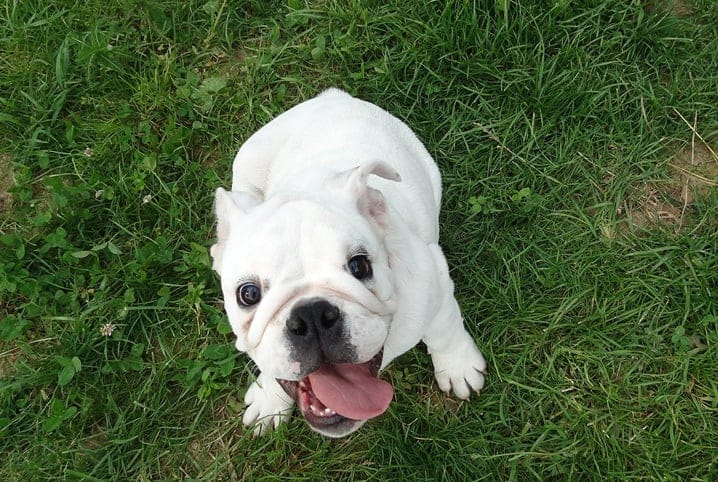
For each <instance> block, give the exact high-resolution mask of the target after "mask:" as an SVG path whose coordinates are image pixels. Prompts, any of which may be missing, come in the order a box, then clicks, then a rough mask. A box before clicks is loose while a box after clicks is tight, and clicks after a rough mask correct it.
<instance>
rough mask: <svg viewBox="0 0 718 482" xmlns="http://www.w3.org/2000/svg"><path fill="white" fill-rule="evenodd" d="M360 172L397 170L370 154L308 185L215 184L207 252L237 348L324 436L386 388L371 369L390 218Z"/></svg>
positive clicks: (389, 300)
mask: <svg viewBox="0 0 718 482" xmlns="http://www.w3.org/2000/svg"><path fill="white" fill-rule="evenodd" d="M369 175H376V176H379V177H382V178H385V179H390V180H394V181H399V180H400V178H399V175H398V173H396V172H395V171H394V170H393V169H392V168H390V167H389V166H387V165H386V164H384V163H382V162H372V163H368V164H364V165H362V166H360V167H358V168H355V169H352V170H350V171H347V172H344V173H340V174H338V175H334V176H332V177H331V179H329V180H328V181H327V183H326V184H325V186H324V187H325V189H324V191H323V192H319V193H317V192H313V193H309V195H308V193H306V192H301V193H300V192H297V193H284V194H282V195H277V196H273V197H271V198H269V199H263V196H262V193H248V192H235V191H233V192H227V191H225V190H223V189H221V188H220V189H218V190H217V194H216V213H217V238H218V241H217V244H215V245H214V246H213V247H212V250H211V252H212V257H213V261H214V265H213V266H214V269H215V270H216V271H217V272H218V273H219V275H220V277H221V280H222V291H223V294H224V302H225V309H226V312H227V315H228V318H229V322H230V324H231V326H232V329H233V331H234V333H235V335H236V336H237V343H236V345H237V348H238V349H239V350H241V351H244V352H246V353H247V354H248V355H249V356H250V357H251V358H252V359H253V360H254V361H255V363H256V364H257V366H258V367H259V369H260V370H261V371H262V372H263V373H264V374H266V375H267V376H271V377H273V378H275V379H277V380H278V381H279V383H280V384H281V385H282V386H283V387H284V389H285V391H286V392H287V393H288V394H289V395H291V396H292V397H293V398H294V399H295V401H296V402H297V405H298V407H299V409H300V411H301V413H302V415H303V416H304V418H305V419H306V420H307V422H308V423H309V425H310V426H311V427H312V428H313V429H314V430H316V431H318V432H320V433H322V434H325V435H328V436H333V437H340V436H343V435H346V434H348V433H350V432H352V431H354V430H356V429H357V428H359V427H360V426H361V425H362V424H363V423H364V422H365V421H366V420H367V419H369V418H372V417H375V416H377V415H379V414H380V413H382V412H384V410H386V408H387V406H388V404H389V402H390V401H391V398H392V396H393V391H392V388H391V385H389V384H388V383H386V382H384V381H382V380H380V379H379V378H378V377H377V372H378V370H379V367H380V365H381V362H382V352H383V348H384V341H385V340H386V337H387V334H388V332H389V326H390V323H391V319H392V314H393V311H394V279H393V277H392V271H391V267H390V264H389V259H388V253H387V250H386V248H385V246H384V233H385V229H386V226H387V223H388V222H389V220H388V214H387V206H386V203H385V201H384V197H383V196H382V194H381V192H379V191H378V190H376V189H374V188H371V187H369V186H368V185H367V176H369Z"/></svg>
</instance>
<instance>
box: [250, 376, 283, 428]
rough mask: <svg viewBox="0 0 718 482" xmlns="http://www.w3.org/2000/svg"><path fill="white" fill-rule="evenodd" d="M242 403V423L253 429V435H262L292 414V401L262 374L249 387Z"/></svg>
mask: <svg viewBox="0 0 718 482" xmlns="http://www.w3.org/2000/svg"><path fill="white" fill-rule="evenodd" d="M244 403H245V404H246V405H247V407H246V408H245V409H244V416H243V417H242V422H243V423H244V425H245V426H247V427H250V426H253V427H254V435H263V434H265V433H267V432H269V431H271V430H274V429H275V428H277V427H278V426H279V424H280V423H282V422H286V421H287V419H289V416H290V414H291V412H292V407H293V406H294V401H293V400H292V399H291V398H290V397H289V395H287V393H286V392H285V391H284V390H283V389H282V387H281V386H280V385H279V383H277V381H276V380H275V379H273V378H269V377H265V376H263V375H262V374H260V375H259V377H257V380H256V381H255V382H254V383H252V385H250V386H249V389H248V390H247V393H246V395H245V396H244Z"/></svg>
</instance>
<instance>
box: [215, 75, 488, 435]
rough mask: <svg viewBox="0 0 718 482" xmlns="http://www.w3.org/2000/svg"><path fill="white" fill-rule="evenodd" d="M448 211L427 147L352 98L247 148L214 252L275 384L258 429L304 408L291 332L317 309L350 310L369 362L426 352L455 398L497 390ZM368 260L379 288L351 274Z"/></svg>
mask: <svg viewBox="0 0 718 482" xmlns="http://www.w3.org/2000/svg"><path fill="white" fill-rule="evenodd" d="M440 203H441V179H440V175H439V171H438V169H437V167H436V165H435V163H434V161H433V159H432V158H431V156H430V155H429V153H428V152H427V151H426V149H425V148H424V146H423V145H422V144H421V142H420V141H419V140H418V139H417V138H416V136H415V135H414V133H413V132H412V131H411V130H410V129H409V128H408V127H407V126H406V125H405V124H404V123H403V122H401V121H399V120H398V119H397V118H395V117H393V116H392V115H390V114H389V113H387V112H386V111H384V110H382V109H380V108H379V107H377V106H375V105H373V104H370V103H368V102H364V101H361V100H358V99H356V98H353V97H351V96H350V95H348V94H346V93H344V92H342V91H340V90H336V89H330V90H328V91H326V92H324V93H322V94H321V95H319V96H318V97H315V98H313V99H311V100H309V101H306V102H304V103H302V104H300V105H298V106H296V107H294V108H292V109H290V110H289V111H287V112H285V113H283V114H282V115H280V116H278V117H277V118H276V119H274V120H273V121H272V122H270V123H269V124H267V125H266V126H264V127H263V128H262V129H260V130H259V131H257V132H256V133H255V134H254V135H252V136H251V137H250V138H249V140H247V141H246V143H245V144H244V145H243V146H242V147H241V149H240V150H239V152H238V154H237V156H236V158H235V160H234V166H233V180H232V191H230V192H227V191H225V190H223V189H221V188H220V189H218V190H217V193H216V213H217V220H218V227H217V234H218V241H217V244H216V245H215V246H213V247H212V256H213V259H214V269H215V270H216V271H217V272H218V273H219V274H220V276H221V280H222V289H223V293H224V298H225V309H226V311H227V314H228V317H229V321H230V324H231V325H232V329H233V331H234V333H235V334H236V336H237V342H236V345H237V348H238V349H239V350H241V351H245V352H247V353H248V354H249V356H250V357H251V358H252V359H253V360H254V361H255V363H256V364H257V366H258V368H259V369H260V371H261V374H260V375H259V377H258V378H257V380H256V381H255V382H254V383H253V384H252V385H251V386H250V387H249V390H248V392H247V394H246V397H245V401H246V403H247V405H248V406H247V409H246V411H245V415H244V423H245V424H246V425H252V424H255V423H256V424H257V425H256V428H255V430H256V432H257V433H261V432H264V431H265V430H267V429H269V428H271V427H275V426H276V425H277V424H278V423H280V422H281V421H283V420H285V419H286V417H287V416H288V413H289V411H290V410H291V408H292V405H293V401H292V400H291V398H290V397H289V396H288V395H287V394H286V393H285V392H284V390H283V389H282V388H281V387H280V385H279V384H278V383H277V381H276V379H277V378H283V379H289V380H297V379H299V378H302V377H303V376H305V375H306V373H302V371H301V370H302V368H301V364H300V363H298V362H297V360H296V359H293V358H292V357H293V356H294V355H293V354H292V353H293V352H292V351H291V350H292V347H291V344H290V343H288V342H287V336H286V320H287V318H288V316H290V315H289V313H290V310H291V309H292V308H293V307H294V306H296V305H297V304H298V303H300V302H302V301H304V300H307V299H317V298H321V299H326V300H328V301H329V302H331V303H333V304H335V305H337V306H338V307H339V308H340V309H341V311H342V313H343V316H344V324H345V329H346V331H347V336H348V337H349V339H350V340H351V343H352V345H353V346H354V347H356V362H365V361H367V360H369V359H371V358H372V356H374V355H375V354H377V352H379V351H380V350H382V349H383V358H382V363H381V367H382V368H384V367H386V366H387V364H389V362H391V361H392V360H393V359H394V358H396V357H397V356H399V355H401V354H402V353H404V352H405V351H407V350H409V349H410V348H412V347H413V346H414V345H416V344H417V343H418V342H419V341H423V342H424V343H426V345H427V347H428V350H429V352H430V354H431V357H432V362H433V364H434V369H435V374H436V379H437V381H438V384H439V388H440V389H441V390H443V391H445V392H447V393H448V392H450V391H453V392H454V394H455V395H456V396H458V397H459V398H462V399H466V398H468V397H469V395H470V393H471V392H472V391H479V390H480V389H481V388H482V387H483V384H484V373H485V370H486V363H485V361H484V359H483V357H482V355H481V353H480V352H479V350H478V349H477V348H476V345H475V344H474V341H473V340H472V339H471V337H470V336H469V334H468V333H467V332H466V330H465V328H464V326H463V321H462V317H461V313H460V310H459V306H458V304H457V302H456V300H455V298H454V295H453V290H454V287H453V283H452V281H451V279H450V277H449V273H448V268H447V264H446V260H445V258H444V255H443V253H442V251H441V248H440V247H439V244H438V241H439V226H438V216H439V208H440ZM357 246H360V247H361V249H362V250H366V251H368V254H369V256H370V258H371V262H372V268H373V276H372V279H371V280H370V281H368V282H366V281H365V282H362V281H359V280H356V279H354V278H353V277H351V276H348V275H347V273H346V263H347V257H348V253H347V252H348V251H351V250H352V249H355V248H356V247H357ZM247 279H256V280H257V281H258V282H259V283H261V285H262V301H261V302H260V303H259V304H258V306H256V307H252V309H247V308H245V307H241V306H239V305H238V303H237V301H236V290H237V287H238V286H239V285H240V283H241V282H243V281H245V280H247ZM295 358H296V356H295ZM359 425H361V423H358V424H357V425H356V426H355V427H353V428H352V429H351V430H349V431H353V430H355V429H356V428H357V427H358V426H359ZM345 434H346V433H344V432H342V433H328V435H331V436H341V435H345Z"/></svg>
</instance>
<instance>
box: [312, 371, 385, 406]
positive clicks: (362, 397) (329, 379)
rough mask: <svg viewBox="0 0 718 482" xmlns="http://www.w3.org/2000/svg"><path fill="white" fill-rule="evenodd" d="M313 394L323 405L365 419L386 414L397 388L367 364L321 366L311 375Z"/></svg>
mask: <svg viewBox="0 0 718 482" xmlns="http://www.w3.org/2000/svg"><path fill="white" fill-rule="evenodd" d="M309 382H310V383H311V385H312V391H314V395H316V397H317V398H318V399H319V401H321V402H322V403H323V404H324V405H326V406H327V407H329V408H331V409H332V410H334V411H335V412H337V413H338V414H340V415H343V416H345V417H347V418H351V419H352V420H366V419H368V418H373V417H376V416H377V415H380V414H382V413H384V411H385V410H386V409H387V407H388V406H389V403H391V399H392V397H393V396H394V389H393V388H392V386H391V384H390V383H387V382H385V381H384V380H381V379H379V378H377V377H375V376H372V374H371V373H370V372H369V367H368V366H367V365H366V364H364V365H352V364H351V363H345V364H341V365H322V367H321V368H320V369H319V370H317V371H315V372H314V373H312V374H311V375H309Z"/></svg>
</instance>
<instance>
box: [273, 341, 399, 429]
mask: <svg viewBox="0 0 718 482" xmlns="http://www.w3.org/2000/svg"><path fill="white" fill-rule="evenodd" d="M381 360H382V352H381V351H380V352H379V353H377V354H376V355H375V356H374V357H373V358H372V359H371V360H369V361H368V362H366V363H359V364H352V363H342V364H337V365H330V364H323V365H322V366H321V367H320V368H319V369H318V370H316V371H314V372H312V373H310V374H309V375H308V376H306V377H304V378H302V379H301V380H282V379H277V381H278V382H279V384H280V385H281V386H282V388H284V391H286V392H287V393H288V394H289V396H291V397H292V398H293V399H294V400H295V401H296V402H297V406H298V407H299V410H300V411H301V412H302V415H303V416H304V418H305V419H306V421H307V423H309V425H310V426H312V427H313V428H315V429H316V430H318V431H320V432H337V434H338V432H346V433H348V432H349V431H351V428H350V427H352V426H353V425H354V424H357V426H358V424H359V422H364V421H366V420H368V419H370V418H374V417H377V416H379V415H381V414H382V413H384V412H385V411H386V409H387V408H388V407H389V403H391V400H392V398H393V396H394V389H393V388H392V386H391V384H390V383H388V382H386V381H384V380H382V379H380V378H378V376H377V374H378V372H379V366H380V365H381ZM334 429H336V430H334Z"/></svg>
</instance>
